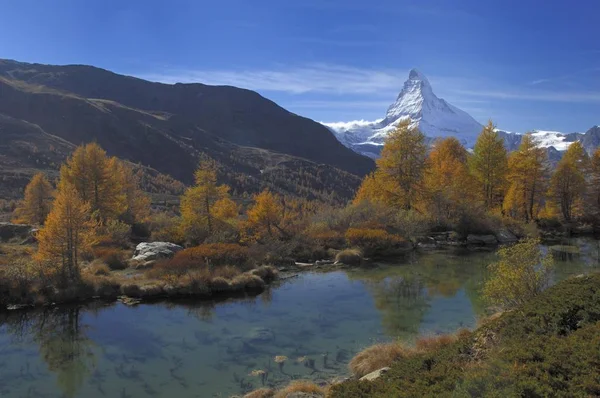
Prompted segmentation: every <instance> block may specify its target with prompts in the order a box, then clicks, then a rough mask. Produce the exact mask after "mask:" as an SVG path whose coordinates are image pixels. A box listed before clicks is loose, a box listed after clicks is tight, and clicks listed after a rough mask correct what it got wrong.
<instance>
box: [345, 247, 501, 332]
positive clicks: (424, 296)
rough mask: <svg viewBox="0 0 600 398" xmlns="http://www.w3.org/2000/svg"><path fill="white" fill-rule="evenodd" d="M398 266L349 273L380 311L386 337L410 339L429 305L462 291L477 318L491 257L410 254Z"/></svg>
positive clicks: (458, 253) (466, 254)
mask: <svg viewBox="0 0 600 398" xmlns="http://www.w3.org/2000/svg"><path fill="white" fill-rule="evenodd" d="M402 260H403V261H400V263H399V264H398V265H393V266H385V267H380V268H376V269H373V270H369V271H359V272H350V273H349V277H350V278H351V279H359V280H362V281H363V282H364V283H365V284H366V286H367V289H368V290H369V291H370V292H371V294H372V295H373V298H374V300H375V305H376V307H377V308H378V309H379V310H380V311H381V313H382V317H383V320H382V322H383V326H384V329H385V331H386V333H388V334H390V335H392V336H398V337H400V338H407V339H410V338H414V337H415V336H416V335H417V334H418V332H419V327H420V324H421V321H422V319H423V316H424V314H425V312H426V311H427V310H428V309H429V306H430V301H431V299H432V298H435V297H443V298H452V297H454V296H456V295H457V293H458V292H459V291H460V290H461V289H464V290H465V293H466V295H467V297H468V298H469V299H470V301H471V304H472V306H473V309H474V311H475V313H476V314H477V315H479V314H483V312H484V309H485V304H484V303H483V301H482V299H481V294H480V289H481V286H482V283H483V281H484V279H485V275H486V273H487V265H488V264H489V263H491V262H492V261H494V254H493V253H469V252H461V251H456V250H452V251H450V250H449V251H447V252H441V253H439V252H438V253H427V254H416V253H415V254H414V255H413V256H410V257H407V258H404V259H402Z"/></svg>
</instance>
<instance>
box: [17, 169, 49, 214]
mask: <svg viewBox="0 0 600 398" xmlns="http://www.w3.org/2000/svg"><path fill="white" fill-rule="evenodd" d="M53 192H54V189H53V188H52V185H50V182H48V179H47V178H46V176H45V175H44V174H43V173H37V174H35V175H34V176H33V177H32V179H31V181H30V182H29V184H27V187H25V198H24V199H23V201H22V202H21V203H20V205H19V206H18V207H17V208H16V209H15V214H16V219H15V222H18V223H25V224H35V225H42V224H44V221H45V220H46V217H47V216H48V214H49V213H50V209H51V208H52V200H53Z"/></svg>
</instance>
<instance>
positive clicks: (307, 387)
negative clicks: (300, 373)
mask: <svg viewBox="0 0 600 398" xmlns="http://www.w3.org/2000/svg"><path fill="white" fill-rule="evenodd" d="M298 392H303V393H307V394H316V395H321V396H325V394H326V392H327V391H326V390H325V389H324V388H323V387H319V386H318V385H316V384H314V383H312V382H310V381H306V380H298V381H293V382H291V383H290V384H289V385H288V386H287V387H285V388H284V389H283V390H279V391H277V393H275V396H274V398H287V396H288V395H290V394H292V393H298Z"/></svg>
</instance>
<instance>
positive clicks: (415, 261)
mask: <svg viewBox="0 0 600 398" xmlns="http://www.w3.org/2000/svg"><path fill="white" fill-rule="evenodd" d="M572 243H574V244H576V245H578V246H580V247H581V248H582V252H583V254H582V255H581V256H579V257H578V258H577V259H575V260H571V261H561V262H558V263H557V265H556V268H555V278H554V279H555V280H559V279H563V278H565V277H567V276H569V275H573V274H580V273H583V272H589V271H591V270H594V269H597V267H598V243H597V242H596V241H592V240H586V239H580V240H576V241H573V242H572ZM494 258H495V254H493V253H486V252H466V251H463V252H455V251H445V252H435V253H426V254H416V253H413V254H411V255H409V256H407V257H406V258H402V259H398V260H397V261H396V262H395V263H394V264H389V265H380V266H378V267H376V268H374V269H368V270H367V269H364V270H363V269H361V270H353V271H335V272H330V273H305V274H301V275H299V276H298V277H297V278H293V279H290V280H287V281H284V282H282V283H281V284H279V285H277V286H274V287H273V288H271V289H270V290H269V291H267V292H265V293H263V294H262V295H260V296H258V297H255V298H251V299H247V300H242V301H240V300H236V301H226V302H221V303H206V302H194V301H188V302H182V301H177V302H169V303H154V304H141V305H138V306H136V307H127V306H124V305H122V304H108V305H107V304H103V303H92V304H87V305H80V306H76V307H63V308H51V309H47V310H46V311H41V310H35V311H21V312H11V313H8V314H0V324H1V326H0V355H1V358H2V361H1V362H0V396H2V397H63V396H64V397H111V398H112V397H146V396H150V397H152V396H154V397H170V398H174V397H229V396H232V395H235V394H241V393H243V392H245V391H248V390H251V389H255V388H259V387H261V386H262V383H263V382H264V383H265V384H266V385H273V384H279V383H285V382H288V381H289V380H291V379H298V378H311V379H314V380H317V381H318V380H328V379H331V378H332V377H335V376H337V375H344V374H346V372H347V370H346V367H347V363H348V361H349V360H350V359H351V358H352V356H353V355H354V354H355V353H356V352H358V351H360V350H361V349H362V348H364V347H366V346H369V345H371V344H373V343H375V342H379V341H390V340H392V339H401V340H403V341H408V342H410V341H411V340H413V339H414V338H415V337H416V336H418V335H423V334H438V333H446V332H453V331H455V330H457V329H459V328H461V327H466V328H471V327H473V326H474V325H475V324H476V321H477V317H478V316H480V315H483V314H484V312H485V305H484V303H483V302H482V300H481V299H480V295H479V290H480V288H481V286H482V282H483V281H484V279H485V277H486V265H487V264H489V263H490V262H491V261H493V260H494ZM276 356H285V357H287V360H286V361H285V362H284V363H283V365H282V366H281V365H280V364H278V363H276V362H275V361H274V358H275V357H276ZM299 359H300V360H299ZM253 370H264V371H266V372H267V373H268V374H267V375H266V377H265V378H263V377H261V376H252V375H251V372H252V371H253Z"/></svg>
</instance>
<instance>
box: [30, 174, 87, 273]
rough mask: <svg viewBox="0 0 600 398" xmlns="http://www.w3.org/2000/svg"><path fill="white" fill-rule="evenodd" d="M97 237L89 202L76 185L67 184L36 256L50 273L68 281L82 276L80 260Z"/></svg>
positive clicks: (56, 201)
mask: <svg viewBox="0 0 600 398" xmlns="http://www.w3.org/2000/svg"><path fill="white" fill-rule="evenodd" d="M94 237H95V223H94V222H92V221H91V220H90V207H89V204H87V203H85V202H84V201H83V200H82V199H81V198H80V197H79V195H78V192H77V190H76V189H75V187H73V186H71V185H68V184H63V185H62V186H61V189H60V190H59V191H58V194H57V196H56V199H55V200H54V205H53V206H52V211H51V212H50V214H49V215H48V218H47V219H46V223H45V225H44V227H43V228H42V229H41V230H40V231H39V233H38V242H39V245H38V252H37V254H36V256H35V258H36V260H38V261H39V262H40V263H41V264H43V265H44V268H45V269H46V270H47V271H49V273H51V274H55V275H57V276H59V277H60V280H61V282H63V283H68V282H69V281H73V280H76V279H78V278H79V260H80V258H81V255H82V253H84V252H85V251H86V250H88V249H89V248H90V246H91V245H92V244H93V243H94V242H93V241H94Z"/></svg>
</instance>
